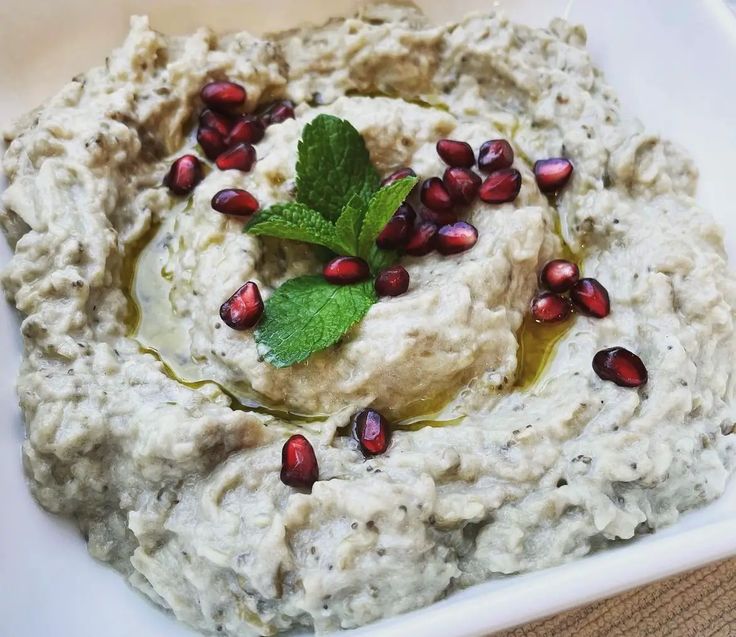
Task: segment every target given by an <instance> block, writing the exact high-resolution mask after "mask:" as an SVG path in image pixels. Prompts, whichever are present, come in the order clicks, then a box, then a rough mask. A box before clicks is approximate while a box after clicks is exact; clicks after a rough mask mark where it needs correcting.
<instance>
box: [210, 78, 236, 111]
mask: <svg viewBox="0 0 736 637" xmlns="http://www.w3.org/2000/svg"><path fill="white" fill-rule="evenodd" d="M199 95H200V97H201V98H202V101H203V102H204V103H205V104H207V106H209V107H210V108H214V109H216V110H225V111H227V110H231V109H233V108H237V107H238V106H242V105H243V104H244V103H245V98H246V92H245V89H244V88H243V87H242V86H241V85H240V84H235V82H225V81H222V82H210V83H209V84H205V85H204V86H203V87H202V90H201V91H200V93H199Z"/></svg>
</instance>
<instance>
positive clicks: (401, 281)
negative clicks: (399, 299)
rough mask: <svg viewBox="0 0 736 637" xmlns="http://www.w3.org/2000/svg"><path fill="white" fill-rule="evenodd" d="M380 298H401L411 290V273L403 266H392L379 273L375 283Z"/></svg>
mask: <svg viewBox="0 0 736 637" xmlns="http://www.w3.org/2000/svg"><path fill="white" fill-rule="evenodd" d="M375 288H376V293H377V294H378V296H399V295H400V294H403V293H404V292H406V291H407V290H408V289H409V273H408V272H407V271H406V268H404V267H403V266H401V265H392V266H390V267H388V268H384V269H383V270H381V271H380V272H379V273H378V276H377V277H376V282H375Z"/></svg>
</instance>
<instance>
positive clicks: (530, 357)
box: [514, 198, 580, 389]
mask: <svg viewBox="0 0 736 637" xmlns="http://www.w3.org/2000/svg"><path fill="white" fill-rule="evenodd" d="M550 204H551V205H552V206H553V207H554V208H555V210H556V209H557V206H556V201H555V200H554V199H553V198H550ZM555 234H557V236H558V237H559V238H560V242H561V244H562V250H561V254H559V255H556V257H555V258H562V259H567V260H568V261H572V262H574V263H577V262H579V261H580V254H577V255H576V254H574V253H573V251H572V250H571V249H570V247H569V246H568V245H567V243H565V240H564V239H563V238H562V231H561V227H560V218H559V213H558V214H557V216H556V218H555ZM574 320H575V314H574V313H573V314H572V315H571V316H570V317H569V318H568V319H567V320H566V321H562V322H561V323H537V322H536V321H535V320H534V319H533V318H532V316H531V313H530V312H528V311H527V312H526V314H525V315H524V320H523V321H522V323H521V327H520V328H519V331H518V333H517V341H518V343H519V349H518V353H517V357H516V360H517V364H516V382H515V383H514V385H515V386H516V387H518V388H520V389H528V388H529V387H531V386H532V385H534V384H535V383H536V382H537V381H538V380H539V378H540V377H541V376H542V374H543V372H544V370H545V369H546V368H547V365H548V364H549V362H550V361H551V360H552V358H553V357H554V355H555V351H556V350H557V344H558V343H559V342H560V341H561V340H562V338H563V337H564V336H565V334H567V332H568V331H569V330H570V327H571V326H572V323H573V321H574Z"/></svg>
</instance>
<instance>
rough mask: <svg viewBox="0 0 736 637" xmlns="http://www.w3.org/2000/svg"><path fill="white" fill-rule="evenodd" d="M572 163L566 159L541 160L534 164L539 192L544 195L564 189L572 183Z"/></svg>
mask: <svg viewBox="0 0 736 637" xmlns="http://www.w3.org/2000/svg"><path fill="white" fill-rule="evenodd" d="M571 175H572V162H571V161H570V160H569V159H565V158H564V157H552V158H550V159H540V160H538V161H536V162H534V177H536V179H537V185H538V186H539V190H541V191H542V192H544V193H550V192H555V191H557V190H560V189H562V188H563V187H564V186H565V184H566V183H567V182H568V181H570V176H571Z"/></svg>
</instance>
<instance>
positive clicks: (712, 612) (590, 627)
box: [492, 558, 736, 637]
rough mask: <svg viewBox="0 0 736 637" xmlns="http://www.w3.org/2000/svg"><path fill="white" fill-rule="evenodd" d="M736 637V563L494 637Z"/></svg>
mask: <svg viewBox="0 0 736 637" xmlns="http://www.w3.org/2000/svg"><path fill="white" fill-rule="evenodd" d="M568 636H569V637H735V636H736V558H732V559H728V560H724V561H722V562H716V563H714V564H711V565H709V566H706V567H703V568H701V569H698V570H697V571H692V572H690V573H685V574H683V575H677V576H675V577H671V578H669V579H666V580H662V581H661V582H657V583H655V584H650V585H649V586H644V587H642V588H638V589H634V590H633V591H630V592H628V593H623V594H621V595H617V596H616V597H611V598H610V599H606V600H603V601H601V602H596V603H595V604H590V605H589V606H584V607H582V608H578V609H575V610H571V611H568V612H566V613H562V614H560V615H555V616H554V617H550V618H549V619H543V620H540V621H537V622H534V623H531V624H526V625H524V626H520V627H518V628H514V629H512V630H507V631H504V632H500V633H495V634H494V635H493V636H492V637H568Z"/></svg>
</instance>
